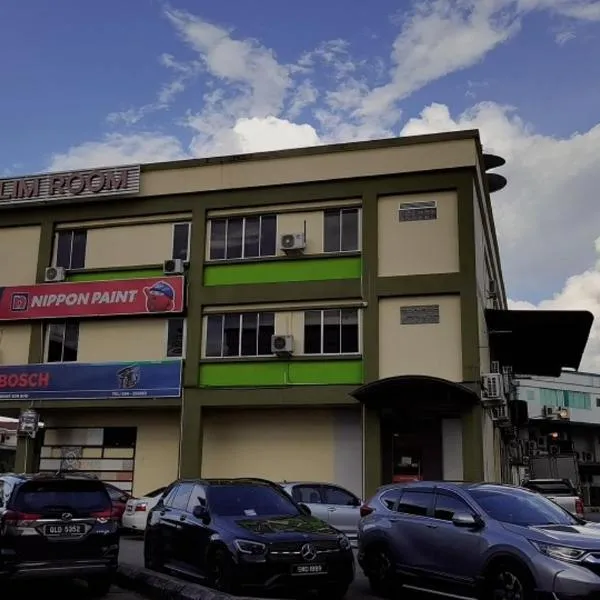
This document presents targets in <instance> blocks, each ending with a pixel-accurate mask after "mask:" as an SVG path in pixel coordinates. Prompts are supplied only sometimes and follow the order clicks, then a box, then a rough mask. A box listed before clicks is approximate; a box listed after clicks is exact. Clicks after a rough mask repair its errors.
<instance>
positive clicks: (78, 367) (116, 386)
mask: <svg viewBox="0 0 600 600" xmlns="http://www.w3.org/2000/svg"><path fill="white" fill-rule="evenodd" d="M181 373H182V361H180V360H165V361H157V362H133V363H129V362H128V363H75V362H73V363H42V364H30V365H16V366H10V365H8V366H0V400H88V399H103V398H180V397H181Z"/></svg>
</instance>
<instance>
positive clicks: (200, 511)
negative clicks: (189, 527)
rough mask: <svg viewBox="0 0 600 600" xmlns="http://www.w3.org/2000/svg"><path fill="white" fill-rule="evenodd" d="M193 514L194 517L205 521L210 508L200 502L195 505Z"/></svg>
mask: <svg viewBox="0 0 600 600" xmlns="http://www.w3.org/2000/svg"><path fill="white" fill-rule="evenodd" d="M192 514H193V515H194V517H196V519H200V520H202V521H204V520H206V519H208V508H206V506H202V505H201V504H199V505H198V506H194V510H193V511H192Z"/></svg>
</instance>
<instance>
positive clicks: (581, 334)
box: [485, 309, 594, 377]
mask: <svg viewBox="0 0 600 600" xmlns="http://www.w3.org/2000/svg"><path fill="white" fill-rule="evenodd" d="M485 320H486V323H487V327H488V333H489V337H490V351H491V355H492V359H493V360H498V361H500V362H501V363H502V364H503V365H510V366H512V368H513V373H515V374H518V375H540V376H545V377H559V376H560V373H561V371H562V369H575V370H577V369H579V364H580V363H581V357H582V356H583V352H584V350H585V346H586V344H587V341H588V337H589V335H590V330H591V328H592V323H593V322H594V315H593V314H592V313H591V312H589V311H587V310H495V309H486V311H485Z"/></svg>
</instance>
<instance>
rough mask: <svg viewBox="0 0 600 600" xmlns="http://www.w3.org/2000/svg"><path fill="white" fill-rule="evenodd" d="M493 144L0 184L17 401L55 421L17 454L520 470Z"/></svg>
mask: <svg viewBox="0 0 600 600" xmlns="http://www.w3.org/2000/svg"><path fill="white" fill-rule="evenodd" d="M491 158H492V159H494V160H496V163H495V164H493V163H494V160H491V161H490V159H489V156H487V157H486V156H484V155H483V153H482V150H481V146H480V142H479V137H478V133H477V132H476V131H466V132H458V133H449V134H440V135H432V136H419V137H414V138H402V139H395V140H383V141H376V142H365V143H355V144H346V145H336V146H324V147H317V148H309V149H299V150H290V151H278V152H269V153H261V154H255V155H244V156H236V157H225V158H216V159H204V160H191V161H183V162H173V163H164V164H152V165H144V166H142V167H141V168H140V167H124V168H118V169H101V170H95V171H85V172H76V173H59V174H50V175H44V176H38V177H29V178H22V179H17V180H15V179H13V180H4V181H0V211H1V214H2V228H1V229H0V249H1V251H2V253H3V254H4V256H5V257H10V259H9V260H5V261H2V263H1V264H0V285H1V286H3V295H2V298H1V299H0V319H1V320H2V324H1V330H2V337H1V343H0V361H1V364H0V399H1V405H0V413H4V414H7V415H12V416H15V415H16V414H18V412H19V411H20V410H23V409H25V408H33V409H34V410H36V411H38V412H39V413H40V415H41V418H42V420H43V422H44V424H45V428H44V434H43V436H38V438H36V440H35V441H28V440H26V439H25V438H23V439H22V440H21V443H20V446H19V448H20V451H19V452H18V453H17V454H18V455H17V459H18V463H19V464H20V465H23V466H24V467H26V468H28V469H34V468H40V469H41V470H55V469H58V468H74V469H75V468H76V469H81V470H85V471H90V472H94V473H97V474H98V475H99V476H101V477H102V478H103V479H105V480H107V481H112V482H115V483H117V484H118V485H121V486H122V487H124V488H125V489H132V490H133V492H134V493H136V494H141V493H144V492H147V491H148V490H150V489H154V488H156V487H159V486H161V485H164V484H165V483H168V482H169V481H171V480H172V479H174V478H176V477H177V476H178V475H181V476H198V475H200V474H202V475H203V476H205V477H216V476H221V477H232V476H242V475H256V476H263V477H267V478H270V479H274V480H284V479H285V480H306V479H311V480H323V481H332V482H336V483H338V484H341V485H345V486H347V487H348V488H349V489H351V490H352V491H354V492H355V493H357V494H360V495H362V494H363V493H364V494H366V493H369V492H372V491H373V490H374V488H375V487H376V486H378V485H380V484H381V483H384V482H388V481H393V480H401V479H402V478H406V477H412V476H419V477H424V478H430V479H431V478H434V479H435V478H442V477H443V478H446V479H466V480H480V479H488V480H489V479H493V480H498V479H500V478H501V477H502V469H501V459H500V457H501V456H502V444H503V439H502V436H501V434H500V431H499V429H498V428H497V427H495V426H494V421H493V419H492V414H491V412H490V410H488V409H486V408H484V406H483V404H482V402H481V385H480V382H481V375H482V373H486V372H488V371H489V370H490V360H491V358H492V355H493V353H494V350H493V348H492V349H491V350H490V343H489V340H490V339H491V338H490V335H489V334H490V332H489V323H488V321H489V318H488V317H489V315H488V313H490V311H491V312H492V313H494V314H496V313H510V312H511V311H507V310H505V309H506V296H505V291H504V284H503V279H502V271H501V266H500V259H499V253H498V245H497V241H496V235H495V230H494V223H493V216H492V211H491V204H490V196H489V194H490V191H491V190H493V189H495V188H497V187H499V186H498V180H499V179H500V180H502V178H501V177H500V176H495V177H496V179H494V178H492V177H491V176H490V175H489V174H488V175H487V176H486V167H488V168H490V167H493V166H497V165H498V164H501V163H502V162H503V161H501V160H499V161H498V160H497V157H491ZM486 159H487V164H486ZM501 185H502V183H500V186H501ZM490 314H491V313H490ZM506 327H509V328H510V327H511V325H506V324H503V325H502V328H504V329H506ZM521 329H522V328H521ZM520 331H521V330H520ZM515 336H516V333H515ZM517 338H518V336H516V337H515V340H516V341H515V343H514V344H513V346H515V347H516V346H517V345H518V343H519V339H520V338H519V339H517ZM511 339H512V338H511ZM585 339H587V336H586V338H585ZM565 343H566V342H565ZM584 345H585V341H584ZM501 350H502V352H503V354H502V356H501V360H502V361H504V362H506V361H507V360H509V361H510V360H511V359H510V353H509V354H508V355H507V354H506V344H504V346H502V348H501ZM580 351H581V352H582V351H583V348H581V349H580ZM507 356H508V358H507ZM563 358H564V357H560V360H559V359H557V360H559V362H561V367H562V366H570V364H571V363H569V360H568V359H567V358H565V359H564V360H562V359H563ZM579 358H580V355H579ZM577 366H578V364H577ZM525 372H537V371H536V370H535V368H534V367H532V370H530V371H525ZM26 446H27V447H29V446H32V447H33V450H34V451H28V452H25V451H24V450H23V448H24V447H26ZM32 457H35V458H32ZM31 461H37V462H31Z"/></svg>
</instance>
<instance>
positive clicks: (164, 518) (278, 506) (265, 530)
mask: <svg viewBox="0 0 600 600" xmlns="http://www.w3.org/2000/svg"><path fill="white" fill-rule="evenodd" d="M144 561H145V565H146V567H147V568H150V569H154V570H157V571H162V570H165V569H167V570H171V571H175V572H176V573H180V574H183V575H188V576H192V577H201V578H203V579H206V580H207V581H208V583H209V584H210V585H212V586H213V587H215V588H216V589H218V590H220V591H222V592H226V593H237V592H238V591H240V589H241V588H246V587H250V588H251V587H255V588H262V589H263V590H273V589H282V588H283V589H290V588H294V590H298V589H299V588H302V589H305V590H311V591H312V590H314V591H317V592H318V593H319V594H320V595H322V596H323V597H324V598H327V599H328V600H335V599H339V598H343V596H344V595H345V594H346V590H347V589H348V586H349V585H350V584H351V583H352V580H353V579H354V556H353V554H352V549H351V546H350V542H349V540H348V538H347V537H346V536H345V535H344V534H342V533H341V532H339V531H338V530H337V529H334V528H333V527H331V526H329V525H328V524H327V523H325V522H323V521H321V520H319V519H317V518H315V517H312V516H310V510H309V509H308V507H306V506H305V505H303V504H297V503H296V502H295V501H294V500H292V498H290V496H288V495H287V494H286V493H285V492H284V491H283V490H282V489H281V488H280V487H279V486H277V485H276V484H274V483H272V482H270V481H265V480H263V479H204V480H200V479H194V480H180V481H176V482H175V483H173V484H171V485H170V486H169V487H168V488H167V489H166V491H165V493H164V495H163V496H162V498H161V499H160V500H159V502H158V503H157V504H156V506H155V507H154V508H153V509H152V510H151V511H150V513H149V515H148V524H147V527H146V533H145V538H144Z"/></svg>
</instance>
